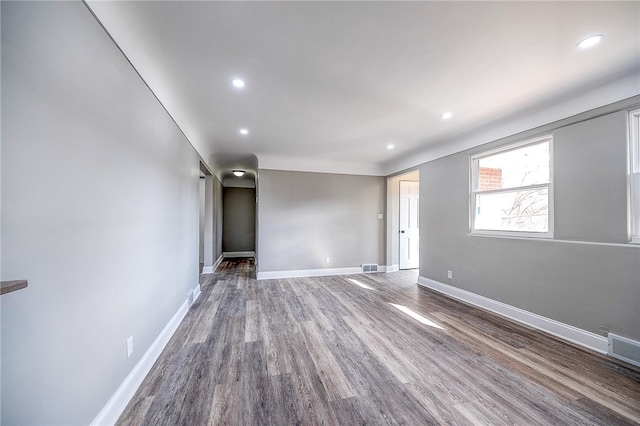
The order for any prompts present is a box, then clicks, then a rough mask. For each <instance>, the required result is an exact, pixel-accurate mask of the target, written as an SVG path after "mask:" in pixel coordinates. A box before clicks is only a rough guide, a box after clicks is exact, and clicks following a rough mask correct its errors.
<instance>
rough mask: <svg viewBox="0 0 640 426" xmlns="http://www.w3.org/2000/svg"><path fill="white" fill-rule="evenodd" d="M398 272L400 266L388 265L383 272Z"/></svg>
mask: <svg viewBox="0 0 640 426" xmlns="http://www.w3.org/2000/svg"><path fill="white" fill-rule="evenodd" d="M399 270H400V265H389V266H387V270H386V271H385V272H398V271H399Z"/></svg>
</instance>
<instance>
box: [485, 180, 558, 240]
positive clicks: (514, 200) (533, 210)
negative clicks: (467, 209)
mask: <svg viewBox="0 0 640 426" xmlns="http://www.w3.org/2000/svg"><path fill="white" fill-rule="evenodd" d="M475 229H481V230H496V231H521V232H548V231H549V191H548V189H547V188H538V189H532V190H527V191H513V192H503V193H498V194H477V195H476V211H475Z"/></svg>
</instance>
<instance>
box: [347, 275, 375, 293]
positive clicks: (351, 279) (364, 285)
mask: <svg viewBox="0 0 640 426" xmlns="http://www.w3.org/2000/svg"><path fill="white" fill-rule="evenodd" d="M347 280H348V281H351V282H352V283H354V284H355V285H358V286H360V287H362V288H366V289H367V290H375V289H374V288H372V287H369V286H368V285H366V284H362V283H361V282H360V281H358V280H354V279H353V278H347Z"/></svg>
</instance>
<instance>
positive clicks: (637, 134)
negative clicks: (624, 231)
mask: <svg viewBox="0 0 640 426" xmlns="http://www.w3.org/2000/svg"><path fill="white" fill-rule="evenodd" d="M629 242H630V243H632V244H640V109H637V110H635V111H631V112H629Z"/></svg>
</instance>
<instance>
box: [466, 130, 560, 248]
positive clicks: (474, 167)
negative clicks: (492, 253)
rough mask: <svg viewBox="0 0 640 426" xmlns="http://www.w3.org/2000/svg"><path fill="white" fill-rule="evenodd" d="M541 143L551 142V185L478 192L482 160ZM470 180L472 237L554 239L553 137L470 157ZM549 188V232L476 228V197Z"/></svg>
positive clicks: (548, 136) (516, 144) (540, 138)
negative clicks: (480, 162)
mask: <svg viewBox="0 0 640 426" xmlns="http://www.w3.org/2000/svg"><path fill="white" fill-rule="evenodd" d="M541 142H549V183H545V184H535V185H529V186H521V187H513V188H504V189H492V190H485V191H479V190H478V183H479V182H478V181H479V179H478V176H479V172H480V170H479V167H478V165H479V161H480V160H481V159H482V158H485V157H490V156H493V155H496V154H501V153H504V152H508V151H513V150H516V149H520V148H523V147H526V146H528V145H535V144H538V143H541ZM470 171H471V174H470V179H469V188H470V191H469V194H470V196H469V214H470V216H469V223H470V227H469V232H470V234H472V235H488V236H499V237H514V238H542V239H550V238H553V223H554V214H553V212H554V206H553V204H554V203H553V201H554V197H553V135H552V134H547V135H544V136H539V137H536V138H532V139H527V140H524V141H520V142H516V143H512V144H509V145H504V146H501V147H499V148H495V149H491V150H488V151H483V152H480V153H477V154H473V155H471V157H470ZM544 187H546V188H547V194H548V196H549V205H548V209H549V216H548V218H549V224H548V230H547V232H526V231H504V230H489V229H476V228H475V217H476V215H475V212H476V195H478V194H495V193H501V192H513V191H517V190H523V189H535V188H544Z"/></svg>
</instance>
